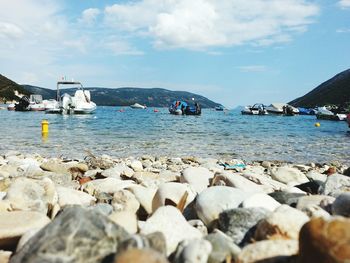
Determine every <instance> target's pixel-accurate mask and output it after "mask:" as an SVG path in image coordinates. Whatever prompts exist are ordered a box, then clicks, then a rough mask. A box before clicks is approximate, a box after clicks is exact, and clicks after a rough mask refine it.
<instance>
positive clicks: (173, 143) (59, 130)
mask: <svg viewBox="0 0 350 263" xmlns="http://www.w3.org/2000/svg"><path fill="white" fill-rule="evenodd" d="M118 109H120V108H117V107H98V109H97V111H96V112H95V113H94V114H92V115H75V116H62V115H50V114H45V113H42V112H10V111H6V110H1V111H0V125H1V136H0V153H5V152H7V151H9V150H17V151H20V152H26V153H39V154H42V155H45V156H48V157H57V156H61V155H62V156H66V157H71V158H83V157H84V156H86V155H87V154H86V151H91V152H92V153H94V154H108V155H111V156H115V157H118V156H119V157H126V156H141V155H144V154H152V155H157V156H164V155H167V156H187V155H194V156H201V157H208V156H211V157H230V158H242V159H245V160H284V161H293V162H300V163H307V162H330V161H335V160H336V161H339V162H342V163H344V164H348V165H349V164H350V160H349V159H350V158H349V157H350V129H349V128H348V126H347V124H346V122H332V121H321V120H316V117H315V116H293V117H284V116H272V115H270V116H246V115H241V114H240V112H239V111H230V112H228V113H226V114H225V113H224V112H218V111H214V110H209V109H207V110H203V112H202V116H174V115H171V114H169V113H168V110H167V109H165V108H162V109H159V112H153V109H152V108H149V109H147V110H135V109H131V108H125V111H124V112H118ZM43 119H48V120H49V123H50V124H49V136H48V138H47V139H46V140H43V139H42V137H41V121H42V120H43ZM316 122H320V124H321V126H320V127H318V128H317V127H315V126H314V124H315V123H316Z"/></svg>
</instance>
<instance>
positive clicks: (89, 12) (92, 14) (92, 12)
mask: <svg viewBox="0 0 350 263" xmlns="http://www.w3.org/2000/svg"><path fill="white" fill-rule="evenodd" d="M100 13H101V11H100V10H99V9H98V8H88V9H85V10H84V11H83V13H82V14H81V18H80V19H79V23H81V24H84V25H87V26H91V25H93V24H94V23H95V22H96V20H97V17H98V16H99V14H100Z"/></svg>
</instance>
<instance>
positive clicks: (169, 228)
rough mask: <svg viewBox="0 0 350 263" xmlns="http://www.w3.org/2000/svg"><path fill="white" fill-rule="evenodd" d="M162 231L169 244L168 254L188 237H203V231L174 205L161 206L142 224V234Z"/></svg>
mask: <svg viewBox="0 0 350 263" xmlns="http://www.w3.org/2000/svg"><path fill="white" fill-rule="evenodd" d="M153 232H162V233H163V234H164V236H165V240H166V244H167V255H170V254H171V253H172V252H174V251H175V250H176V247H177V245H178V244H179V243H180V242H181V241H183V240H186V239H194V238H201V237H202V233H201V232H200V231H199V230H198V229H196V228H194V227H192V226H191V225H190V224H189V223H188V222H187V221H186V219H185V218H184V217H183V215H182V214H181V212H180V211H179V210H178V209H177V208H175V207H173V206H163V207H159V208H158V209H157V210H156V211H155V213H154V214H153V215H152V216H151V217H150V218H148V219H147V221H146V222H145V224H144V225H143V226H142V228H141V231H140V233H141V234H146V235H147V234H150V233H153Z"/></svg>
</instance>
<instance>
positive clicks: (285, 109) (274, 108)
mask: <svg viewBox="0 0 350 263" xmlns="http://www.w3.org/2000/svg"><path fill="white" fill-rule="evenodd" d="M266 110H267V112H268V113H272V114H286V115H293V114H299V110H298V109H297V108H295V107H293V106H291V105H289V104H286V103H271V105H269V106H267V107H266Z"/></svg>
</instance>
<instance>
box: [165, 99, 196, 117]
mask: <svg viewBox="0 0 350 263" xmlns="http://www.w3.org/2000/svg"><path fill="white" fill-rule="evenodd" d="M169 112H170V113H171V114H175V115H201V113H202V110H201V107H200V106H199V103H198V102H196V103H195V104H194V106H190V105H188V104H187V103H186V102H184V101H180V100H177V101H174V102H173V103H172V104H171V105H170V106H169Z"/></svg>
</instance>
